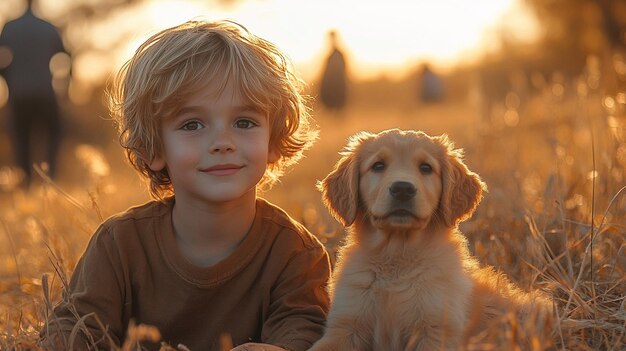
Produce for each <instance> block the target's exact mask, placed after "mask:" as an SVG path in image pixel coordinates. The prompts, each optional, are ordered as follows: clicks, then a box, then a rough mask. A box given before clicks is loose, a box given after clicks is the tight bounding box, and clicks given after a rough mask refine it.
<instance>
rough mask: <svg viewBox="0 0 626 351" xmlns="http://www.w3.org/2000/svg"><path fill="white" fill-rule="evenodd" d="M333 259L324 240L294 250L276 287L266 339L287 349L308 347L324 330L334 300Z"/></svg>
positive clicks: (265, 334) (273, 290)
mask: <svg viewBox="0 0 626 351" xmlns="http://www.w3.org/2000/svg"><path fill="white" fill-rule="evenodd" d="M329 276H330V261H329V258H328V254H327V252H326V250H325V249H324V248H323V246H322V245H321V244H319V246H314V247H310V248H306V249H305V250H304V251H299V252H296V253H294V255H293V256H292V257H291V258H290V260H289V261H288V263H287V265H286V267H285V269H284V270H283V272H282V273H281V274H280V276H279V279H278V281H277V283H276V284H275V285H274V287H273V288H272V292H271V297H270V298H271V303H270V316H269V318H268V319H267V320H266V321H265V323H264V325H263V333H262V339H263V342H265V343H268V344H272V345H276V346H280V347H282V348H285V349H287V350H292V351H298V350H308V349H309V348H310V347H311V345H312V344H313V343H314V342H315V341H317V340H318V339H319V338H320V337H321V336H322V334H323V332H324V324H325V321H326V315H327V313H328V308H329V304H330V299H329V297H328V291H327V284H328V279H329Z"/></svg>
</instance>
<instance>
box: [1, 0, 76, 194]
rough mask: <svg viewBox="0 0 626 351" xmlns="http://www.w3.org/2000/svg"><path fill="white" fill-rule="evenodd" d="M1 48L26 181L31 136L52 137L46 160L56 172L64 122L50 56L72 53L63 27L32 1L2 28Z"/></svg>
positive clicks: (15, 142) (19, 159)
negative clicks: (37, 10) (40, 14)
mask: <svg viewBox="0 0 626 351" xmlns="http://www.w3.org/2000/svg"><path fill="white" fill-rule="evenodd" d="M0 49H3V52H4V56H5V59H6V58H7V57H6V56H7V55H8V60H0V61H10V63H9V64H8V66H6V67H4V68H3V69H2V70H0V74H2V76H3V77H4V78H5V80H6V83H7V86H8V89H9V100H8V113H9V128H10V130H11V133H12V135H11V136H12V143H13V151H14V154H15V161H16V162H17V165H18V166H19V167H20V168H22V170H23V171H24V175H25V179H24V183H23V184H24V185H25V186H26V187H27V186H29V185H30V182H31V178H32V165H31V162H32V161H31V145H32V143H31V141H35V140H45V141H46V148H47V149H46V162H47V163H48V167H49V174H50V176H52V177H53V176H54V175H55V172H56V158H57V152H58V149H59V144H60V134H61V121H60V115H59V106H58V102H57V97H56V95H55V92H54V90H53V88H52V75H51V72H50V60H51V58H52V56H54V55H55V54H57V53H59V52H66V50H65V48H64V47H63V42H62V41H61V37H60V35H59V32H58V31H57V29H56V28H55V27H54V26H53V25H52V24H50V23H48V22H46V21H44V20H42V19H40V18H38V17H35V15H34V14H33V12H32V0H29V1H28V9H27V10H26V12H25V13H24V14H23V15H22V16H21V17H19V18H17V19H15V20H13V21H10V22H8V23H7V24H6V25H5V26H4V28H3V30H2V32H1V33H0Z"/></svg>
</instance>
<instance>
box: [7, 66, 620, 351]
mask: <svg viewBox="0 0 626 351" xmlns="http://www.w3.org/2000/svg"><path fill="white" fill-rule="evenodd" d="M587 72H588V73H587V74H586V75H581V76H580V77H574V79H570V80H565V79H563V77H560V76H558V75H555V76H553V78H552V79H547V80H545V81H544V82H542V83H540V84H539V85H538V86H536V87H534V93H532V94H528V93H524V92H518V91H511V92H510V94H509V95H507V96H508V97H507V98H506V99H505V100H503V101H502V102H500V103H497V104H495V105H494V106H490V107H489V108H490V109H491V110H492V111H493V114H491V116H489V117H488V118H484V117H481V115H480V113H479V111H481V108H480V107H481V106H479V105H478V104H479V103H480V101H481V100H480V99H478V100H477V99H475V97H476V96H475V94H474V95H472V96H474V98H473V99H468V100H465V99H455V100H453V101H447V102H445V103H443V104H440V105H433V106H411V104H408V103H407V104H403V103H398V104H387V105H380V106H377V105H375V104H368V103H366V102H359V101H367V99H368V96H366V94H367V93H361V95H360V96H358V95H357V96H353V101H355V100H356V102H355V103H354V104H353V105H352V106H351V107H349V108H348V109H347V110H346V111H345V112H344V113H343V114H342V115H329V114H326V113H325V112H324V111H323V110H321V109H317V108H316V110H315V111H314V115H315V116H316V118H317V120H318V123H319V125H320V129H321V139H320V141H319V142H318V143H317V145H315V146H314V148H313V149H312V150H311V151H310V152H309V153H308V156H307V158H306V159H304V160H303V161H302V162H301V164H299V165H298V166H296V167H295V168H294V169H293V171H292V172H290V173H289V174H287V175H286V176H285V177H284V178H283V180H282V182H281V183H280V184H278V185H277V186H276V187H275V188H274V189H273V190H271V191H270V192H268V193H266V194H264V196H265V197H267V198H268V199H269V200H270V201H273V202H275V203H277V204H278V205H280V206H282V207H283V208H285V209H286V210H287V211H288V212H289V213H290V214H292V216H293V217H294V218H296V219H297V220H299V221H301V222H302V223H304V224H305V225H306V226H307V228H309V230H310V231H311V232H312V233H314V234H315V235H317V236H318V237H319V238H320V240H322V242H324V243H325V245H326V246H327V248H328V249H329V252H331V254H332V253H334V252H336V249H337V247H338V245H340V244H341V240H342V238H343V233H344V230H343V228H341V227H340V226H339V224H338V223H337V222H335V221H334V220H333V219H332V218H331V217H330V215H329V214H328V212H327V211H326V210H325V209H324V208H323V206H322V204H321V201H320V196H319V194H318V192H317V191H316V190H315V183H316V181H318V180H320V179H322V178H323V177H324V176H325V175H326V174H327V173H328V172H329V171H330V169H331V167H332V166H333V164H334V163H335V161H336V160H337V158H338V154H337V152H338V151H339V150H340V149H341V147H342V146H343V144H344V142H345V140H346V138H347V137H348V136H349V135H351V134H353V133H355V132H357V131H360V130H369V131H379V130H382V129H386V128H392V127H400V128H407V129H421V130H424V131H426V132H427V133H429V134H441V133H447V134H449V135H450V137H451V138H452V139H453V140H455V141H456V143H457V145H458V146H460V147H463V148H464V149H465V150H466V161H467V162H466V163H467V164H468V165H469V167H470V168H471V169H472V170H474V171H476V172H477V173H479V174H480V175H481V176H482V177H483V179H484V180H485V181H486V183H487V184H488V185H489V193H487V194H486V197H485V199H484V201H483V203H482V204H481V205H480V206H479V209H478V211H477V213H476V214H475V215H474V217H473V218H472V219H471V220H469V221H467V222H465V223H463V224H462V228H461V229H462V231H463V232H464V233H465V234H466V235H467V236H468V238H469V242H470V248H471V250H472V252H473V253H474V254H475V255H477V256H478V257H479V258H480V261H481V262H483V263H485V264H491V265H494V266H496V267H497V268H498V269H500V270H501V271H503V272H505V273H506V274H508V275H509V276H510V277H511V279H512V280H513V281H515V282H516V283H518V284H519V285H521V286H522V287H524V288H528V289H530V288H533V289H541V290H543V291H545V292H547V293H548V294H549V295H550V296H552V298H553V300H554V306H555V321H556V328H555V330H554V332H553V334H552V335H550V336H549V337H548V338H546V337H543V336H542V335H543V328H544V326H542V325H538V324H535V323H529V324H526V325H519V324H517V323H516V322H515V320H513V319H509V320H503V321H502V323H500V324H499V327H498V328H499V329H497V330H495V331H494V332H495V333H497V334H498V335H499V338H498V339H497V341H496V343H495V344H494V343H493V342H492V343H491V344H481V343H480V340H477V342H475V343H474V344H473V345H471V346H469V347H468V348H469V349H472V350H515V349H532V350H548V349H550V350H551V349H559V350H623V349H624V348H625V347H626V346H625V345H626V342H625V339H626V332H625V330H626V302H625V301H626V299H625V296H626V281H625V277H626V253H625V250H626V246H625V240H624V239H625V238H626V188H625V184H626V134H625V133H626V92H624V91H622V92H619V91H618V92H615V93H612V94H606V93H605V91H604V90H603V89H602V87H601V85H600V86H598V85H597V84H592V83H593V82H594V81H595V80H597V79H600V78H601V77H598V76H594V75H593V74H596V75H597V74H599V73H597V72H596V73H594V71H593V70H588V71H587ZM589 72H591V73H589ZM478 97H479V98H480V96H478ZM482 101H485V100H484V97H483V100H482ZM106 149H107V148H106V147H104V146H100V147H96V146H90V145H81V146H77V147H76V148H75V149H74V151H75V155H73V156H72V157H71V158H72V159H73V160H74V161H75V166H74V167H75V168H76V169H75V170H74V172H75V173H77V174H81V173H84V174H85V176H84V177H82V180H81V183H80V184H79V185H78V186H76V185H72V184H66V185H62V186H59V185H57V184H55V183H53V182H51V181H44V185H43V186H41V187H37V188H35V189H33V190H32V191H30V192H28V193H25V192H23V191H22V190H20V187H19V175H18V174H17V173H16V172H15V171H14V170H12V169H10V168H4V169H2V170H0V186H2V193H1V194H0V205H1V208H2V211H0V238H2V239H1V240H2V242H3V243H4V244H3V245H2V246H1V247H0V349H3V350H26V349H37V337H38V331H39V330H40V328H41V326H42V325H43V323H44V321H45V320H46V319H47V318H48V316H49V315H50V313H51V308H52V307H53V304H54V303H55V302H57V301H59V300H60V299H61V298H62V294H61V292H62V290H63V287H64V286H65V285H66V284H67V277H68V276H69V275H70V273H71V270H72V268H73V267H74V265H75V264H76V261H77V259H78V257H79V256H80V254H81V253H82V251H83V249H84V247H85V245H86V242H87V240H88V238H89V236H90V235H91V234H92V232H93V230H94V229H95V227H96V226H97V225H98V223H99V222H100V221H102V219H103V218H106V217H108V216H109V215H111V214H113V213H115V212H118V211H121V210H124V209H125V208H126V207H128V206H131V205H133V204H137V203H140V202H142V201H145V200H147V199H148V195H147V192H146V191H138V190H137V189H138V186H137V184H138V182H139V180H138V178H137V177H136V176H134V175H132V173H131V171H129V168H128V167H125V168H120V167H119V166H115V167H112V166H111V164H116V165H119V158H120V157H121V154H122V153H121V150H119V149H115V150H117V151H116V152H115V153H112V154H108V153H103V152H102V150H106ZM66 157H69V156H66ZM116 162H117V163H116ZM41 176H42V178H43V179H44V180H46V176H45V172H43V171H41ZM144 338H151V339H158V338H159V334H158V331H157V330H154V329H153V328H149V327H148V326H133V327H131V328H130V330H129V338H128V340H127V343H126V344H125V345H124V346H123V349H124V350H130V349H133V347H134V346H136V343H137V342H138V341H139V340H142V339H144ZM524 340H525V341H528V340H530V343H524ZM224 344H225V345H227V344H228V340H225V341H224ZM168 347H169V348H168ZM164 349H168V350H172V349H175V347H172V346H167V347H165V346H164ZM179 349H183V348H182V346H181V347H180V348H179Z"/></svg>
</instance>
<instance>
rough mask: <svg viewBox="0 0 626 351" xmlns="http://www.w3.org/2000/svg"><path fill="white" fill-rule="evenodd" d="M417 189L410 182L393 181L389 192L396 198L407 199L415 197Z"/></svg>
mask: <svg viewBox="0 0 626 351" xmlns="http://www.w3.org/2000/svg"><path fill="white" fill-rule="evenodd" d="M416 193H417V189H415V186H413V184H411V183H409V182H402V181H399V182H393V183H392V184H391V186H390V187H389V194H391V197H392V198H393V199H394V200H398V201H407V200H411V199H412V198H414V197H415V194H416Z"/></svg>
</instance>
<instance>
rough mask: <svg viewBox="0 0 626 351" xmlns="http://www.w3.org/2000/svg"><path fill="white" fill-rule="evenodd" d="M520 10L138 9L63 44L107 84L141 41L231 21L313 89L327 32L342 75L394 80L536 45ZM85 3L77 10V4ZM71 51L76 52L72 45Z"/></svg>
mask: <svg viewBox="0 0 626 351" xmlns="http://www.w3.org/2000/svg"><path fill="white" fill-rule="evenodd" d="M78 1H80V0H48V1H46V0H40V3H41V4H40V6H39V8H38V11H37V13H38V14H39V15H40V16H41V17H44V18H47V19H50V20H52V21H53V22H54V19H55V18H61V16H63V15H64V13H67V8H68V6H69V5H71V4H72V3H73V2H78ZM520 1H521V0H480V1H467V0H438V1H426V0H415V1H405V0H387V1H384V2H383V1H372V0H316V1H308V0H245V1H242V0H239V1H236V0H230V1H225V0H221V1H217V0H214V1H207V0H187V1H181V0H145V1H143V2H138V3H137V4H136V5H134V6H133V7H130V8H127V9H125V10H124V11H119V12H116V13H113V14H112V15H111V16H109V17H108V19H107V20H106V21H101V22H99V23H92V24H90V25H83V26H73V27H69V28H68V30H67V32H66V33H64V34H65V39H66V42H68V44H70V49H71V44H73V43H74V44H76V43H84V42H85V41H91V45H92V46H94V47H95V48H97V49H98V50H94V51H93V52H84V53H82V54H81V55H79V56H75V57H74V69H73V72H74V75H75V78H76V79H79V80H80V81H82V83H83V84H84V85H90V83H94V82H99V81H102V80H103V79H106V78H107V77H108V76H109V74H110V72H111V71H112V70H116V69H117V68H119V67H120V66H121V65H122V64H123V62H124V61H126V60H127V59H128V58H129V57H130V56H131V55H132V52H133V51H134V50H135V49H136V48H137V46H139V44H140V43H141V42H142V41H144V40H145V39H146V38H147V37H148V36H149V35H151V34H153V33H154V32H156V31H157V30H160V29H164V28H166V27H170V26H173V25H176V24H179V23H181V22H183V21H187V20H190V19H198V18H205V19H231V20H234V21H237V22H239V23H241V24H243V25H244V26H246V27H247V28H248V29H250V30H251V31H252V32H253V33H255V34H257V35H259V36H262V37H264V38H266V39H268V40H270V41H272V42H274V43H275V44H277V45H278V46H279V47H280V48H281V49H282V50H283V51H285V52H286V53H287V54H288V55H289V56H290V57H291V59H292V60H293V62H294V63H295V65H296V68H297V69H298V70H299V72H300V74H301V75H302V76H303V77H304V78H305V79H306V80H315V79H316V78H317V76H318V75H319V72H320V67H321V65H322V64H323V61H324V57H325V55H326V52H327V50H328V42H327V36H326V34H327V32H328V31H329V30H331V29H335V30H337V32H338V33H339V39H340V43H341V44H343V48H344V50H345V52H346V55H347V58H348V60H349V70H350V74H351V75H352V76H353V77H354V78H356V79H361V78H372V77H376V76H379V75H381V74H385V75H386V76H389V77H392V78H393V77H400V76H402V75H403V74H405V73H406V71H407V70H410V69H413V68H414V67H415V66H416V65H418V64H419V63H420V61H424V60H428V61H430V62H431V63H432V64H433V65H434V66H435V67H437V68H439V69H441V70H445V69H447V68H449V67H452V66H453V65H455V64H458V63H463V62H468V61H469V62H471V61H472V60H476V59H477V58H478V57H480V55H481V54H482V53H484V52H486V51H489V50H494V49H495V48H497V38H498V33H502V32H503V31H506V32H507V33H508V35H512V36H515V37H517V39H520V40H524V41H532V40H533V39H534V38H535V37H536V36H537V35H538V29H537V25H536V23H535V22H534V21H533V19H532V16H530V15H529V13H528V11H527V10H526V9H524V8H523V6H522V5H520ZM83 2H84V0H83ZM1 3H2V4H0V16H1V17H0V21H2V22H0V24H2V23H4V21H6V20H9V19H11V18H15V17H16V16H18V15H19V14H20V12H21V8H22V6H23V5H22V4H23V2H22V1H20V0H2V1H1ZM76 45H78V44H76Z"/></svg>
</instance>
